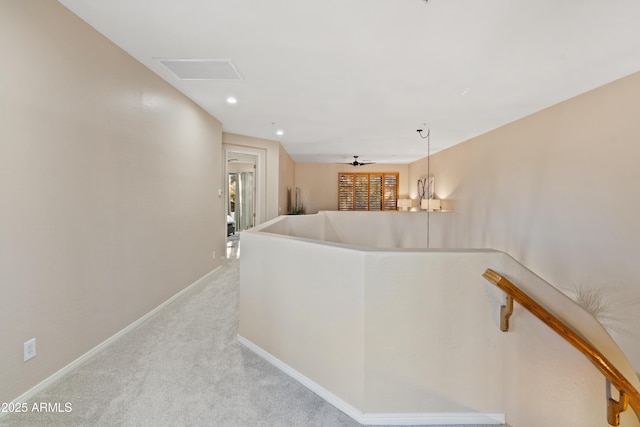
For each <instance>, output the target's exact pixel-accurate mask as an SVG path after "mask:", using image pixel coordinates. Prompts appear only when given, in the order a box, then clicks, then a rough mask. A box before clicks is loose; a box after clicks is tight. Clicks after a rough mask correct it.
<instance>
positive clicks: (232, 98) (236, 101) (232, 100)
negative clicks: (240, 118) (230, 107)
mask: <svg viewBox="0 0 640 427" xmlns="http://www.w3.org/2000/svg"><path fill="white" fill-rule="evenodd" d="M227 103H229V104H237V103H238V100H237V99H236V97H235V96H230V97H228V98H227Z"/></svg>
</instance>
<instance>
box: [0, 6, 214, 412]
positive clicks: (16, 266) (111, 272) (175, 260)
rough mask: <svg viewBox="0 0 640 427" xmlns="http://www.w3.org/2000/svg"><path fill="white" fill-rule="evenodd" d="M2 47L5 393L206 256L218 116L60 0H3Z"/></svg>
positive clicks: (80, 348)
mask: <svg viewBox="0 0 640 427" xmlns="http://www.w3.org/2000/svg"><path fill="white" fill-rule="evenodd" d="M0 51H2V56H3V59H2V67H0V153H1V155H0V199H1V203H2V207H1V209H0V286H1V290H0V292H1V294H0V295H1V296H0V325H1V326H0V401H2V402H9V401H11V400H12V399H14V398H16V397H17V396H18V395H20V394H22V393H23V392H25V391H26V390H28V389H29V388H31V387H33V386H34V385H36V384H37V383H38V382H40V381H42V380H43V379H45V378H47V377H48V376H50V375H51V374H53V373H54V372H56V371H57V370H59V369H61V368H62V367H64V366H65V365H67V364H68V363H70V362H72V361H73V360H75V359H76V358H78V357H79V356H81V355H82V354H84V353H86V352H87V351H88V350H90V349H92V348H93V347H94V346H96V345H98V344H99V343H101V342H102V341H104V340H105V339H107V338H109V337H110V336H112V335H113V334H115V333H116V332H118V331H119V330H121V329H122V328H124V327H126V326H127V325H129V324H131V323H132V322H133V321H135V320H136V319H138V318H140V317H141V316H143V315H144V314H146V313H148V312H149V311H150V310H152V309H153V308H155V307H157V306H158V305H159V304H161V303H162V302H164V301H166V300H167V299H168V298H170V297H171V296H173V295H175V294H176V293H177V292H179V291H180V290H182V289H184V288H185V287H186V286H188V285H190V284H191V283H193V282H194V281H196V280H197V279H198V278H200V277H202V276H203V275H205V274H206V273H208V272H210V271H211V270H212V269H213V268H215V266H216V265H217V264H219V260H218V261H214V260H213V259H212V252H213V251H214V250H215V251H216V252H217V253H218V256H220V255H222V254H223V251H224V248H225V231H224V230H225V224H224V209H223V208H224V205H223V203H222V199H219V198H218V197H217V190H218V188H221V184H222V183H221V177H222V173H221V171H220V165H221V161H222V160H221V158H220V156H221V135H222V131H221V124H220V123H219V122H218V121H217V120H215V119H214V118H212V117H211V116H209V115H208V114H206V113H205V112H204V111H202V110H201V109H199V108H197V107H196V106H195V105H194V104H193V103H192V102H191V101H189V100H188V99H186V98H185V97H184V96H182V95H180V94H179V93H178V92H177V91H176V90H174V89H173V88H171V87H170V86H169V85H167V84H166V83H164V82H163V81H161V79H160V78H158V77H157V76H156V75H155V74H153V73H151V72H150V71H149V70H147V69H146V68H145V67H143V66H142V65H140V64H139V63H138V62H136V61H135V60H133V59H132V58H131V57H130V56H129V55H127V54H126V53H124V52H123V51H121V50H120V49H119V48H117V47H116V46H114V45H113V44H112V43H110V42H109V41H107V40H106V39H105V38H104V37H102V36H101V35H100V34H98V33H97V32H96V31H94V30H93V29H91V28H90V27H89V26H87V25H86V24H85V23H83V22H82V21H80V20H79V19H78V18H76V17H75V15H73V14H71V13H70V12H69V11H67V9H65V8H64V7H63V6H61V5H60V4H59V3H57V2H56V1H51V0H29V1H22V0H3V1H2V2H0ZM32 337H36V339H37V356H36V357H35V358H34V359H32V360H30V361H28V362H27V363H23V361H22V347H23V343H24V342H25V341H27V340H28V339H30V338H32Z"/></svg>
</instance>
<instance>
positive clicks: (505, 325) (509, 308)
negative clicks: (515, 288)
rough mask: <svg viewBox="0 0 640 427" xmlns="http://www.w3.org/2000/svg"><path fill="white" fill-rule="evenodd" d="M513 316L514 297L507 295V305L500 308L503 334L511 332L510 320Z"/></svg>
mask: <svg viewBox="0 0 640 427" xmlns="http://www.w3.org/2000/svg"><path fill="white" fill-rule="evenodd" d="M512 314H513V297H512V296H511V295H507V302H506V305H502V306H500V330H501V331H502V332H508V331H509V318H510V317H511V315H512Z"/></svg>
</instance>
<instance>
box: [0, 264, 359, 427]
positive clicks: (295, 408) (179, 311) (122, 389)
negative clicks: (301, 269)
mask: <svg viewBox="0 0 640 427" xmlns="http://www.w3.org/2000/svg"><path fill="white" fill-rule="evenodd" d="M237 306H238V260H235V259H231V260H227V261H225V264H224V266H223V267H222V268H221V269H219V270H218V271H217V272H216V273H215V274H214V277H213V278H212V279H211V280H210V281H209V282H208V283H205V284H202V285H199V286H198V287H196V288H194V289H192V290H191V291H190V292H188V293H187V294H185V295H183V296H182V297H181V298H179V299H178V300H176V301H174V302H173V303H171V304H170V305H168V306H167V307H166V308H165V309H163V310H162V311H160V312H159V313H157V314H156V315H154V316H153V317H152V318H150V319H149V320H148V321H146V322H145V323H143V324H142V325H140V326H139V327H138V328H136V329H135V330H133V331H132V332H131V333H129V334H127V335H125V336H124V337H122V338H121V339H119V340H117V341H116V342H114V343H113V344H112V345H110V346H108V347H107V348H106V349H105V350H103V351H102V352H100V353H99V354H98V355H97V356H95V357H94V358H92V359H90V360H89V361H87V362H85V363H84V364H82V365H81V366H79V367H78V368H77V369H75V370H74V371H72V372H71V373H70V374H68V375H66V376H65V377H64V378H62V379H61V380H59V381H58V382H57V383H55V384H53V385H52V386H50V387H49V388H48V389H46V390H44V391H43V392H41V393H40V394H39V395H37V396H35V397H34V398H32V399H31V400H30V401H29V402H28V405H29V407H30V408H31V407H32V405H33V403H39V402H46V403H56V402H57V403H60V407H61V408H65V404H66V403H67V402H68V403H69V404H70V405H71V409H72V410H71V412H66V413H46V412H45V413H38V412H27V413H20V414H11V415H8V416H6V417H3V418H0V426H7V427H8V426H11V427H15V426H38V427H40V426H65V427H67V426H149V427H152V426H153V427H163V426H234V427H235V426H359V424H358V423H357V422H355V421H354V420H352V419H351V418H349V417H348V416H346V415H345V414H343V413H342V412H340V411H339V410H337V409H336V408H334V407H333V406H332V405H330V404H328V403H326V402H325V401H324V400H323V399H321V398H320V397H318V396H317V395H316V394H314V393H313V392H311V391H309V390H308V389H306V388H305V387H304V386H302V385H301V384H299V383H298V382H297V381H295V380H293V379H292V378H290V377H289V376H287V375H286V374H284V373H282V372H281V371H279V370H278V369H277V368H275V367H273V366H272V365H271V364H269V363H268V362H266V361H264V360H263V359H261V358H259V357H258V356H256V355H255V354H253V353H252V352H251V351H249V350H247V349H245V348H244V347H242V346H241V345H240V344H238V343H236V342H235V337H236V334H237Z"/></svg>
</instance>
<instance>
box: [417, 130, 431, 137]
mask: <svg viewBox="0 0 640 427" xmlns="http://www.w3.org/2000/svg"><path fill="white" fill-rule="evenodd" d="M416 132H418V135H420V138H422V139H427V138H429V134H430V133H431V129H427V136H424V135H422V129H418V130H416Z"/></svg>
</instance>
